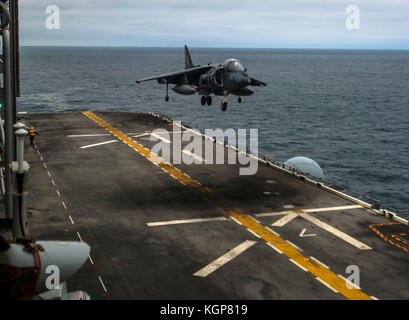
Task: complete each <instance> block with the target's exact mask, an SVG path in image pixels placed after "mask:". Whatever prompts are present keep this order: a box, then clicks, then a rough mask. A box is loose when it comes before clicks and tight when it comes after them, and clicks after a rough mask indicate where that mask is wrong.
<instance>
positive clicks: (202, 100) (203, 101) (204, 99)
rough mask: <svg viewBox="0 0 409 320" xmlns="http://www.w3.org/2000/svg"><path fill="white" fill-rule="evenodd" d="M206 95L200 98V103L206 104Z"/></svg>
mask: <svg viewBox="0 0 409 320" xmlns="http://www.w3.org/2000/svg"><path fill="white" fill-rule="evenodd" d="M206 100H207V99H206V97H205V96H202V98H201V99H200V103H201V104H202V106H204V105H205V104H206Z"/></svg>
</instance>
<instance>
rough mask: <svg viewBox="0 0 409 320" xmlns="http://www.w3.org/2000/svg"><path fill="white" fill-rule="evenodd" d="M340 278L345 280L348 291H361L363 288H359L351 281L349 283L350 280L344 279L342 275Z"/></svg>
mask: <svg viewBox="0 0 409 320" xmlns="http://www.w3.org/2000/svg"><path fill="white" fill-rule="evenodd" d="M338 277H340V278H342V279H344V280H345V287H346V288H347V289H349V288H355V289H358V290H361V288H360V287H359V286H357V285H356V284H354V283H352V282H351V281H349V280H348V279H346V278H345V277H343V276H342V275H340V274H339V275H338ZM348 285H349V288H348Z"/></svg>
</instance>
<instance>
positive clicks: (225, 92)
mask: <svg viewBox="0 0 409 320" xmlns="http://www.w3.org/2000/svg"><path fill="white" fill-rule="evenodd" d="M228 95H229V92H228V91H224V92H223V96H224V98H223V100H222V102H221V104H220V108H221V109H222V111H223V112H224V111H226V110H227V105H228V102H227V96H228Z"/></svg>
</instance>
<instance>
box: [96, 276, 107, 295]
mask: <svg viewBox="0 0 409 320" xmlns="http://www.w3.org/2000/svg"><path fill="white" fill-rule="evenodd" d="M98 279H99V282H101V285H102V288H103V289H104V291H105V292H107V288H105V285H104V282H103V281H102V279H101V276H98Z"/></svg>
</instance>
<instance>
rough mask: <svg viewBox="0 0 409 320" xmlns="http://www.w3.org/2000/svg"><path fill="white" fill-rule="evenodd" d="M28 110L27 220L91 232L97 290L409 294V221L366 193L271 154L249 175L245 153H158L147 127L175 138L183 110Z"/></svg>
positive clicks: (56, 232)
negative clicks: (184, 156) (230, 157)
mask: <svg viewBox="0 0 409 320" xmlns="http://www.w3.org/2000/svg"><path fill="white" fill-rule="evenodd" d="M24 122H25V123H26V124H27V125H29V126H31V125H33V126H34V127H35V129H36V131H38V132H39V133H40V135H39V136H37V137H36V138H35V146H34V147H31V146H30V145H29V142H28V141H27V143H26V151H25V157H26V160H27V161H28V162H29V164H30V172H29V194H28V200H27V203H28V208H27V211H28V218H29V228H30V234H31V235H32V236H33V237H35V238H36V239H41V240H47V239H52V240H55V239H58V240H61V241H64V240H79V241H85V242H86V243H88V244H89V245H90V246H91V254H90V257H89V259H88V261H87V262H86V263H85V264H84V266H83V267H82V268H81V269H80V270H79V271H78V273H76V274H75V275H74V276H73V277H72V278H71V279H70V280H69V281H68V289H69V290H70V291H74V290H84V291H86V292H87V293H88V294H89V295H90V296H91V299H314V300H316V299H319V300H321V299H351V300H353V299H408V298H409V278H408V277H407V276H406V274H407V270H408V268H409V230H408V227H407V226H406V225H404V224H403V223H400V222H397V221H392V220H390V219H388V218H386V217H384V216H383V215H381V214H379V212H378V211H377V210H373V209H371V208H366V207H365V205H364V204H362V203H360V202H359V201H352V200H350V199H348V198H347V197H341V196H339V195H337V194H335V193H331V192H328V191H326V190H324V189H323V188H319V187H318V186H316V185H313V184H310V183H308V182H306V181H302V180H300V179H298V178H296V177H294V176H293V175H291V174H288V173H286V172H283V171H282V170H279V169H278V168H275V167H271V166H268V165H266V164H264V163H263V162H262V161H260V162H259V164H258V170H257V173H256V174H255V175H249V176H241V175H239V167H240V164H208V163H207V164H191V165H188V164H184V163H182V164H172V162H170V163H166V162H164V161H163V159H161V157H160V155H159V156H156V155H152V154H151V153H150V150H151V148H152V147H153V146H154V145H155V144H156V143H157V142H155V141H151V139H150V136H151V134H152V131H153V130H155V129H163V130H167V131H169V133H170V135H169V137H170V139H168V138H166V137H162V136H161V135H160V134H159V135H158V134H157V133H153V134H152V135H155V136H156V138H157V139H159V140H161V141H162V142H164V143H168V144H172V143H173V134H172V132H173V131H174V128H173V127H174V123H173V122H171V121H166V120H164V119H161V118H160V117H156V116H154V115H151V114H144V113H129V112H83V113H80V112H76V113H41V114H27V115H25V116H24ZM178 130H180V131H185V130H186V128H185V127H183V126H181V127H178ZM201 138H202V139H205V137H201ZM183 144H184V145H186V144H188V142H183ZM216 145H217V143H214V148H216ZM226 154H227V152H226ZM189 156H191V157H192V158H196V159H197V157H199V156H198V155H195V154H190V155H189ZM226 162H227V161H226ZM351 270H352V271H351ZM357 272H358V273H359V274H357ZM353 274H354V275H355V276H357V275H358V277H355V278H354V280H353V281H349V280H347V279H352V278H350V277H351V276H352V275H353ZM358 278H359V282H356V280H357V279H358ZM357 283H359V286H358V285H357Z"/></svg>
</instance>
